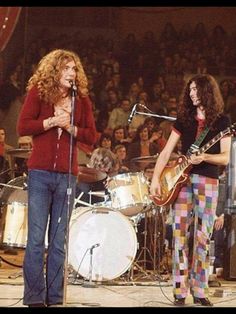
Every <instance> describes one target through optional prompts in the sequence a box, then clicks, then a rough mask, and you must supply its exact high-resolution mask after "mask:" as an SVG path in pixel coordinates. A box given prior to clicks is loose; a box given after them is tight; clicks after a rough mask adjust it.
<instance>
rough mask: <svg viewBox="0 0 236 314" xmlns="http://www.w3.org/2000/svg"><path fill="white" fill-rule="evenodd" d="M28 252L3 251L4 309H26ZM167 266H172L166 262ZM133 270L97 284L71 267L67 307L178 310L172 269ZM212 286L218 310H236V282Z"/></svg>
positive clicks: (0, 269) (135, 267)
mask: <svg viewBox="0 0 236 314" xmlns="http://www.w3.org/2000/svg"><path fill="white" fill-rule="evenodd" d="M24 252H25V250H24V249H14V250H13V251H8V252H7V251H6V250H5V251H3V250H1V251H0V258H1V266H0V285H1V288H0V289H1V297H0V306H1V307H7V308H10V307H25V306H24V305H23V304H22V296H23V288H24V285H23V277H22V264H23V258H24ZM13 253H15V254H16V255H13ZM164 266H165V267H166V268H167V267H169V266H170V265H168V263H166V264H165V263H164ZM164 266H163V267H164ZM131 268H132V276H131V272H126V273H124V274H123V275H121V276H120V277H118V278H115V279H113V280H110V281H107V282H102V281H101V282H96V283H94V282H93V281H90V282H89V281H87V280H85V279H84V278H83V277H77V278H76V277H75V276H74V274H73V271H71V270H70V268H69V267H68V279H67V285H66V299H65V302H64V305H63V307H86V308H87V307H103V308H106V307H109V308H110V307H112V308H119V307H174V305H173V297H172V280H171V275H170V272H169V271H168V269H165V270H164V271H163V270H162V274H159V273H158V271H157V270H155V271H153V270H148V269H146V270H144V269H143V267H142V266H140V264H139V263H134V265H132V267H131ZM211 284H212V285H213V287H210V295H209V298H210V299H211V301H212V302H213V303H214V306H215V307H236V282H235V281H224V280H223V279H219V278H217V280H216V281H215V282H212V283H211ZM185 307H197V306H196V305H193V302H192V298H191V296H189V297H188V298H187V300H186V305H185Z"/></svg>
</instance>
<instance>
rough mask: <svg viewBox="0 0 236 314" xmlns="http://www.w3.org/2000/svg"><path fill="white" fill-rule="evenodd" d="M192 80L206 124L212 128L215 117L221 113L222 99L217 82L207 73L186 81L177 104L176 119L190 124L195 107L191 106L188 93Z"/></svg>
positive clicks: (195, 111) (222, 107)
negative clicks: (203, 111) (202, 108)
mask: <svg viewBox="0 0 236 314" xmlns="http://www.w3.org/2000/svg"><path fill="white" fill-rule="evenodd" d="M193 82H195V84H196V87H197V94H198V97H199V99H200V101H201V105H202V106H203V107H204V109H205V114H206V126H208V127H210V128H212V125H213V123H214V122H215V120H216V119H217V117H218V116H219V115H220V114H222V113H223V110H224V101H223V98H222V95H221V92H220V88H219V85H218V83H217V82H216V80H215V79H214V78H213V77H212V76H211V75H209V74H205V75H196V76H194V77H192V78H191V79H190V80H189V81H188V83H187V85H186V87H185V89H184V91H183V93H182V96H181V99H180V103H179V106H178V119H179V120H180V121H182V122H183V123H184V124H185V125H189V126H190V125H191V123H192V120H193V119H194V117H195V116H196V113H197V108H196V106H193V103H192V100H191V98H190V95H189V94H190V84H191V83H193Z"/></svg>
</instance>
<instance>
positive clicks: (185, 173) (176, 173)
mask: <svg viewBox="0 0 236 314" xmlns="http://www.w3.org/2000/svg"><path fill="white" fill-rule="evenodd" d="M235 128H236V122H235V123H233V124H232V125H231V126H230V127H228V128H227V129H225V130H224V131H221V132H220V133H218V134H217V135H216V136H215V137H214V138H213V139H211V140H210V141H209V142H208V143H206V144H205V145H204V146H202V147H201V148H199V149H198V150H197V152H195V153H193V154H195V155H196V156H197V155H200V154H202V153H204V152H205V151H207V150H208V149H209V148H210V147H212V146H213V145H214V144H215V143H217V142H218V141H219V140H220V139H222V138H223V137H224V136H225V135H232V134H234V133H235V131H236V129H235ZM192 166H193V165H192V164H191V161H190V156H185V155H181V156H179V157H178V159H177V160H176V161H175V164H174V165H173V166H166V167H165V168H164V170H163V171H162V174H161V177H160V185H161V196H160V197H158V196H155V195H151V196H150V198H151V199H152V200H153V202H154V203H155V204H156V205H157V206H164V205H168V204H171V203H173V202H174V200H175V199H176V197H177V195H178V193H179V190H180V188H181V187H182V186H183V184H184V183H185V182H186V180H187V179H188V177H189V172H190V170H191V168H192Z"/></svg>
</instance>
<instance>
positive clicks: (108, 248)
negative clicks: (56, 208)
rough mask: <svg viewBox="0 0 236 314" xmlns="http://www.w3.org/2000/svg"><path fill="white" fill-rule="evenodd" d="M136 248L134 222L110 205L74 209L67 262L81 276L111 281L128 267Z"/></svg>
mask: <svg viewBox="0 0 236 314" xmlns="http://www.w3.org/2000/svg"><path fill="white" fill-rule="evenodd" d="M136 252H137V236H136V233H135V230H134V227H133V225H132V223H131V222H130V221H129V219H128V218H127V217H125V216H124V215H122V214H121V213H120V212H117V211H114V210H112V209H108V208H102V207H101V208H92V209H91V208H90V207H85V208H84V207H83V208H82V209H81V210H80V211H77V212H76V213H72V216H71V221H70V228H69V247H68V262H69V264H70V265H71V266H72V267H73V269H74V270H75V271H76V272H77V273H79V274H80V275H81V276H82V277H84V278H87V279H89V280H90V278H92V280H93V281H108V280H112V279H114V278H117V277H119V276H121V275H122V274H123V273H124V272H125V271H127V270H128V269H129V268H130V267H131V265H132V263H133V261H134V258H135V255H136Z"/></svg>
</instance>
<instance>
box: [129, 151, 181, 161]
mask: <svg viewBox="0 0 236 314" xmlns="http://www.w3.org/2000/svg"><path fill="white" fill-rule="evenodd" d="M158 156H159V154H156V155H153V156H144V157H136V158H133V159H131V161H134V162H150V163H151V162H156V160H157V157H158ZM178 157H179V155H178V154H176V153H174V152H173V153H171V155H170V159H169V161H172V160H176V159H178Z"/></svg>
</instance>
